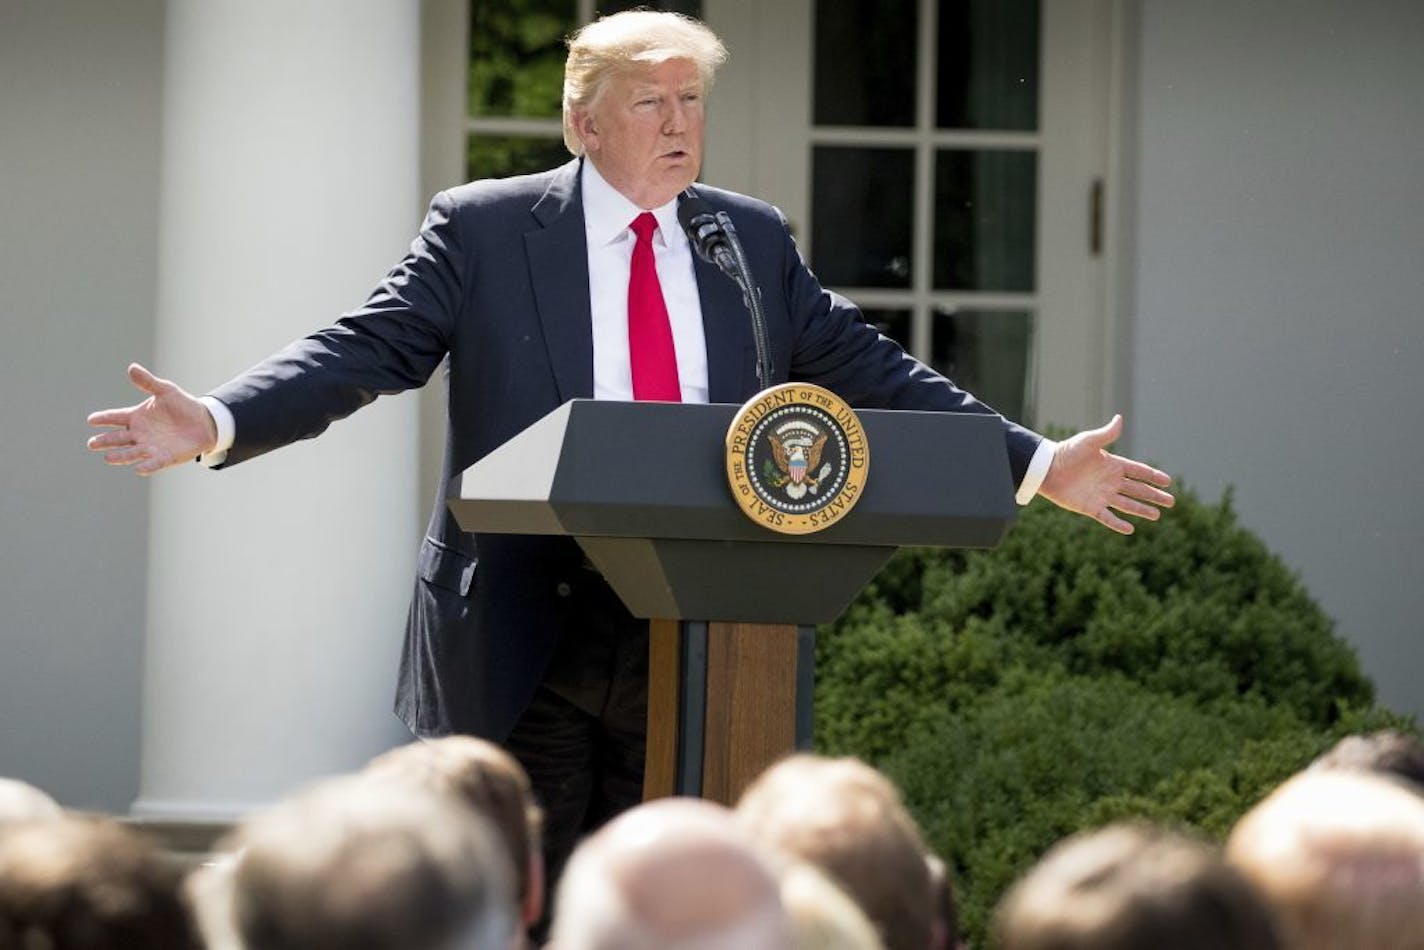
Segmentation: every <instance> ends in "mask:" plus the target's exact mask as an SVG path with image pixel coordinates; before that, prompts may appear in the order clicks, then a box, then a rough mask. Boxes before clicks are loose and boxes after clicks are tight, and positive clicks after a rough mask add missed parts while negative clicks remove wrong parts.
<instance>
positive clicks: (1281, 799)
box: [1226, 771, 1424, 950]
mask: <svg viewBox="0 0 1424 950" xmlns="http://www.w3.org/2000/svg"><path fill="white" fill-rule="evenodd" d="M1226 853H1227V858H1228V859H1229V860H1230V861H1231V862H1232V863H1233V864H1235V865H1236V866H1237V867H1239V868H1241V869H1242V871H1244V872H1245V873H1246V875H1247V876H1248V877H1249V878H1250V879H1251V880H1252V881H1253V882H1255V884H1256V885H1257V887H1258V888H1260V890H1261V891H1262V892H1263V893H1264V894H1265V895H1266V897H1267V899H1268V900H1269V901H1270V902H1271V903H1272V904H1273V906H1274V907H1275V908H1276V911H1277V916H1278V918H1279V920H1280V922H1281V925H1282V932H1283V935H1284V937H1285V940H1286V945H1287V946H1289V947H1291V948H1292V950H1295V948H1299V950H1358V948H1366V947H1367V948H1369V950H1424V798H1421V796H1419V795H1418V794H1416V793H1414V792H1412V791H1410V790H1409V789H1407V788H1405V787H1404V786H1403V785H1401V784H1398V783H1396V782H1392V781H1389V780H1387V779H1384V778H1380V777H1378V776H1374V775H1370V774H1368V773H1364V772H1348V771H1342V772H1328V771H1327V772H1315V771H1308V772H1305V773H1302V774H1300V775H1297V776H1296V777H1295V778H1293V779H1291V780H1290V781H1288V782H1286V783H1285V784H1284V785H1282V786H1281V787H1280V788H1278V789H1276V791H1275V792H1273V793H1272V794H1271V795H1270V796H1269V797H1268V798H1267V799H1266V800H1265V801H1264V802H1262V803H1261V804H1259V805H1257V806H1256V807H1255V808H1254V809H1252V810H1251V811H1250V812H1249V813H1247V815H1246V816H1245V817H1244V818H1242V819H1241V821H1240V822H1238V823H1237V825H1236V828H1235V829H1234V830H1233V831H1232V832H1231V838H1230V840H1229V842H1228V843H1227V851H1226Z"/></svg>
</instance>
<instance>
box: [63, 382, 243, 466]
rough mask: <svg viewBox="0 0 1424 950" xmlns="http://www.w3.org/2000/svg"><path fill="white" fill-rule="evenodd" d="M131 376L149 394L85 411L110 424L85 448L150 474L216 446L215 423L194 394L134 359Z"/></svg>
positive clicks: (101, 425) (92, 419)
mask: <svg viewBox="0 0 1424 950" xmlns="http://www.w3.org/2000/svg"><path fill="white" fill-rule="evenodd" d="M129 382H131V383H133V384H134V386H135V387H137V388H138V389H139V390H140V391H141V392H145V393H148V398H147V399H145V400H144V401H143V402H141V403H139V404H138V405H136V406H129V407H127V408H124V409H101V410H100V411H98V412H95V413H91V414H90V416H89V424H90V425H91V426H93V427H95V428H96V429H107V430H109V431H107V432H101V433H100V434H98V435H96V436H91V437H90V439H89V450H90V451H92V452H103V453H104V461H105V462H107V463H108V464H110V465H132V466H133V467H134V471H135V472H137V473H138V474H140V475H152V474H153V473H154V472H161V471H163V469H165V468H172V467H173V466H175V465H185V464H187V463H189V462H191V461H193V459H195V458H197V457H198V456H199V455H203V454H205V453H207V452H211V451H212V450H213V449H214V448H215V447H216V446H217V443H218V430H217V426H216V425H215V424H214V423H213V417H212V415H211V414H210V413H209V412H208V408H207V407H206V406H204V405H203V403H202V402H201V401H200V400H199V399H198V398H197V397H195V396H193V395H191V394H189V393H187V392H185V391H183V390H182V389H180V388H179V387H178V386H177V385H176V384H174V383H171V382H169V381H168V380H166V379H159V378H158V377H157V376H155V375H153V374H152V373H150V372H149V371H148V370H146V369H144V368H143V367H142V366H140V365H138V364H137V363H130V364H129Z"/></svg>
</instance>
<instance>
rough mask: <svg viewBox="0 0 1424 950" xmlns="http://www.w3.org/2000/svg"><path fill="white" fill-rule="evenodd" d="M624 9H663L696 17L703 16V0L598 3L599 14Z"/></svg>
mask: <svg viewBox="0 0 1424 950" xmlns="http://www.w3.org/2000/svg"><path fill="white" fill-rule="evenodd" d="M624 10H663V11H665V12H667V13H681V14H682V15H684V16H690V17H692V18H694V19H701V18H702V0H660V2H658V3H649V2H648V0H606V2H600V3H599V4H598V16H608V15H609V14H612V13H622V12H623V11H624Z"/></svg>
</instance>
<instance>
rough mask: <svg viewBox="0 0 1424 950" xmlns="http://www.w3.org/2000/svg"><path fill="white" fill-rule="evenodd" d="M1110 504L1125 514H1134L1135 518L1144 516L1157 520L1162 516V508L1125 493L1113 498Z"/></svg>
mask: <svg viewBox="0 0 1424 950" xmlns="http://www.w3.org/2000/svg"><path fill="white" fill-rule="evenodd" d="M1108 504H1109V505H1111V506H1112V507H1114V508H1116V509H1117V510H1118V511H1121V512H1122V513H1123V514H1125V515H1132V516H1133V517H1135V518H1143V519H1145V520H1147V521H1156V520H1157V519H1159V518H1161V517H1162V509H1160V508H1157V507H1155V506H1153V505H1149V504H1145V503H1143V502H1140V501H1137V500H1136V499H1134V498H1130V497H1128V496H1127V495H1123V494H1119V495H1117V496H1116V497H1115V498H1113V499H1111V500H1110V501H1109V502H1108Z"/></svg>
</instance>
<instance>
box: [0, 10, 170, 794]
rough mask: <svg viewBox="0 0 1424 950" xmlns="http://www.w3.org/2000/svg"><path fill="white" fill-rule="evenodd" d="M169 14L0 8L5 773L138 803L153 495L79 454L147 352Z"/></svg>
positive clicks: (54, 790) (0, 557) (1, 718)
mask: <svg viewBox="0 0 1424 950" xmlns="http://www.w3.org/2000/svg"><path fill="white" fill-rule="evenodd" d="M162 62H163V4H162V3H161V2H160V0H125V2H124V3H111V2H108V0H65V2H63V3H53V2H47V0H5V2H4V3H2V4H0V130H3V131H0V288H3V292H0V326H3V338H4V340H5V346H4V347H3V349H0V366H3V370H0V407H3V409H0V413H3V420H4V424H3V427H0V429H3V433H4V436H3V440H4V442H3V450H0V618H3V619H0V775H11V776H17V777H20V778H24V779H26V780H28V781H31V782H34V783H36V784H38V785H40V786H42V787H43V788H45V789H47V790H48V791H49V792H50V793H51V794H53V795H55V796H57V797H58V798H59V799H60V800H61V801H63V802H64V803H65V804H68V805H74V806H80V807H87V808H103V809H112V810H122V809H126V808H127V807H128V804H129V802H130V801H131V800H132V799H133V798H134V795H135V794H136V792H137V790H138V770H139V715H140V679H141V670H142V663H143V608H144V603H143V601H144V597H143V591H144V583H145V569H146V564H145V556H146V541H145V533H146V522H147V508H148V503H147V498H148V496H147V492H146V491H145V486H144V485H143V483H142V482H141V481H140V480H139V479H136V478H117V477H115V474H116V473H114V472H111V471H106V470H105V469H104V466H103V465H101V464H97V463H96V461H95V460H94V459H92V458H90V457H89V454H88V452H86V451H85V449H84V440H85V438H86V437H87V435H88V427H87V426H86V425H85V423H84V417H85V415H86V414H87V413H88V412H89V410H90V409H92V408H95V407H97V406H101V405H106V404H108V402H109V401H110V400H113V399H114V398H115V394H116V393H118V392H120V391H121V389H122V387H123V386H124V381H123V376H122V374H123V368H124V365H125V364H126V363H127V362H128V361H129V360H131V359H141V360H146V359H149V358H150V356H151V353H152V348H153V309H154V294H155V289H154V288H155V269H156V253H157V221H158V175H159V169H158V153H159V118H160V111H161V104H162Z"/></svg>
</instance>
